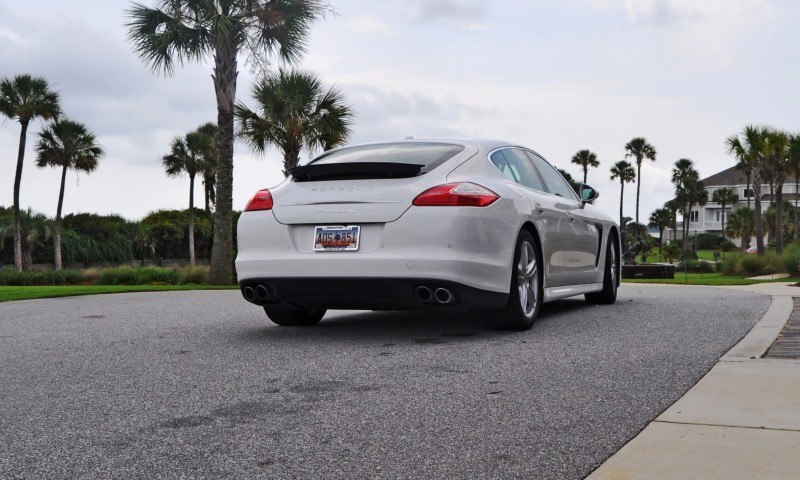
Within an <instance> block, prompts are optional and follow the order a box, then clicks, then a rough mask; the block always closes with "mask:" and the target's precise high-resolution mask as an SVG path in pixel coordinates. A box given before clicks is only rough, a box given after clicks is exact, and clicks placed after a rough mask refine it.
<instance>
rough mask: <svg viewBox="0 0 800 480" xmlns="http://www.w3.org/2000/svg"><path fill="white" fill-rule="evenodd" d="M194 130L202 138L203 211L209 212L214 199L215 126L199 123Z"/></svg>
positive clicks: (215, 168) (215, 167) (215, 170)
mask: <svg viewBox="0 0 800 480" xmlns="http://www.w3.org/2000/svg"><path fill="white" fill-rule="evenodd" d="M196 132H197V133H198V134H199V135H200V136H201V138H202V142H201V147H202V148H201V152H200V155H201V158H202V162H201V165H200V173H201V175H202V176H203V199H204V201H205V211H206V213H211V204H212V203H214V202H215V201H216V192H215V188H216V176H217V126H216V125H215V124H213V123H205V124H203V125H200V127H199V128H198V129H197V130H196Z"/></svg>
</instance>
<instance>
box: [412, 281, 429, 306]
mask: <svg viewBox="0 0 800 480" xmlns="http://www.w3.org/2000/svg"><path fill="white" fill-rule="evenodd" d="M414 294H415V295H416V296H417V300H419V301H420V302H422V303H430V301H431V300H433V292H432V291H431V289H430V288H428V287H426V286H425V285H420V286H419V287H417V289H416V290H414Z"/></svg>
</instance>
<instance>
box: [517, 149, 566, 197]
mask: <svg viewBox="0 0 800 480" xmlns="http://www.w3.org/2000/svg"><path fill="white" fill-rule="evenodd" d="M528 155H529V156H530V157H531V160H533V163H534V164H535V165H536V168H537V169H538V170H539V173H540V174H541V175H542V179H544V183H545V185H547V191H549V192H550V193H552V194H553V195H559V196H562V197H564V198H569V199H572V200H577V198H576V196H575V192H574V191H573V190H572V187H571V186H570V185H569V183H567V181H566V180H564V177H562V176H561V174H560V173H558V171H557V170H556V169H555V168H553V166H552V165H550V164H549V163H547V162H545V161H544V159H543V158H542V157H540V156H538V155H534V154H532V153H530V152H528Z"/></svg>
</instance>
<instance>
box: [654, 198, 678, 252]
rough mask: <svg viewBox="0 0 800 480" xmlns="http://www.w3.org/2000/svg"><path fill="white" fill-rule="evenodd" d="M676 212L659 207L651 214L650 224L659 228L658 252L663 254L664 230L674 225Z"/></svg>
mask: <svg viewBox="0 0 800 480" xmlns="http://www.w3.org/2000/svg"><path fill="white" fill-rule="evenodd" d="M673 216H674V213H673V212H671V211H670V210H669V209H668V208H657V209H655V210H653V213H651V214H650V222H649V225H650V226H651V227H655V228H657V229H658V254H659V255H661V252H662V247H663V245H664V230H665V229H667V228H669V227H670V226H672V219H673Z"/></svg>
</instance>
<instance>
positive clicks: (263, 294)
mask: <svg viewBox="0 0 800 480" xmlns="http://www.w3.org/2000/svg"><path fill="white" fill-rule="evenodd" d="M268 296H269V290H267V287H265V286H264V285H257V286H256V297H257V298H258V300H259V301H260V302H263V301H265V300H266V299H267V297H268Z"/></svg>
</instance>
